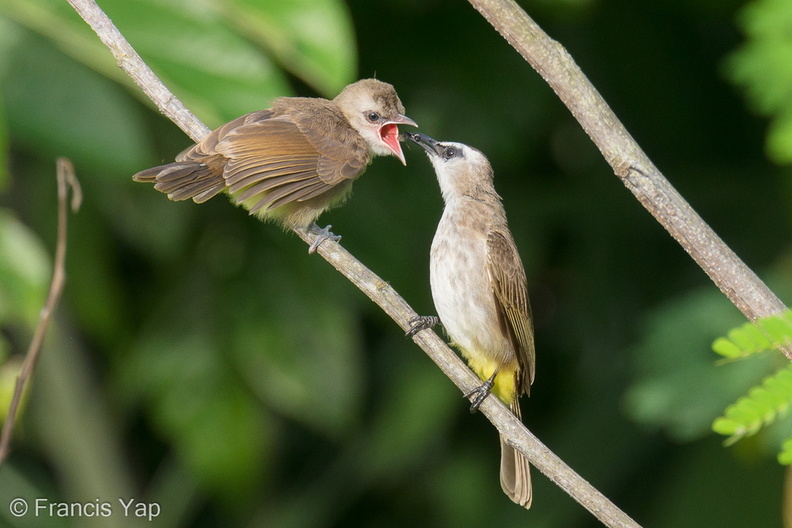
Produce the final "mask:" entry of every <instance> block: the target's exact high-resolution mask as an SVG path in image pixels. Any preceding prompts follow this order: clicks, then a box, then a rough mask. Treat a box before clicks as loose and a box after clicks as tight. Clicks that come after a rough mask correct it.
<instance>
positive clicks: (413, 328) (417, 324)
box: [404, 315, 440, 337]
mask: <svg viewBox="0 0 792 528" xmlns="http://www.w3.org/2000/svg"><path fill="white" fill-rule="evenodd" d="M409 323H410V329H409V330H407V332H405V333H404V335H405V336H407V337H413V336H414V335H416V334H417V333H418V332H422V331H424V330H428V329H430V328H432V327H433V326H437V325H438V324H440V319H439V318H438V317H436V316H434V315H416V316H415V317H413V318H411V319H410V321H409Z"/></svg>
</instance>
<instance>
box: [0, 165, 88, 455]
mask: <svg viewBox="0 0 792 528" xmlns="http://www.w3.org/2000/svg"><path fill="white" fill-rule="evenodd" d="M57 180H58V240H57V243H56V245H55V260H54V266H53V270H52V280H51V282H50V289H49V294H48V295H47V301H46V302H45V303H44V308H42V309H41V314H40V315H39V322H38V325H37V326H36V330H35V332H34V334H33V339H32V340H31V341H30V346H29V347H28V350H27V354H25V361H24V362H23V363H22V370H21V372H20V373H19V376H18V377H17V379H16V385H15V386H14V394H13V396H12V397H11V405H10V406H9V409H8V416H7V417H6V420H5V422H4V423H3V430H2V432H0V465H2V464H3V461H5V459H6V457H7V456H8V453H9V452H10V450H11V434H12V433H13V432H14V423H15V422H16V415H17V412H18V411H19V406H20V405H21V403H22V396H23V394H24V393H25V388H26V387H27V384H28V381H29V380H30V376H31V375H32V374H33V370H34V369H35V368H36V363H37V362H38V358H39V355H40V354H41V347H42V345H43V344H44V337H45V336H46V335H47V328H48V327H49V324H50V321H52V316H53V314H54V312H55V308H56V307H57V306H58V302H59V301H60V298H61V294H62V293H63V287H64V286H65V284H66V242H67V237H66V234H67V229H66V228H67V225H68V217H69V212H68V206H67V203H68V200H69V187H71V191H72V200H71V209H72V212H77V210H78V209H79V208H80V203H81V201H82V192H81V191H80V184H79V183H78V182H77V177H76V176H75V175H74V165H72V162H71V161H69V160H68V159H66V158H58V162H57Z"/></svg>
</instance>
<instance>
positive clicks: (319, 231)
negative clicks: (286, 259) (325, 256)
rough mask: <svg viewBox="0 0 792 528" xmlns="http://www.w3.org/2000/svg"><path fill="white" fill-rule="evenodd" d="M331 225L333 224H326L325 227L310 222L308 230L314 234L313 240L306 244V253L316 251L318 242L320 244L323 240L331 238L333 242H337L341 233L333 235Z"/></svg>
mask: <svg viewBox="0 0 792 528" xmlns="http://www.w3.org/2000/svg"><path fill="white" fill-rule="evenodd" d="M331 227H333V226H331V225H328V226H327V227H319V226H318V225H316V224H311V225H310V226H309V227H308V232H309V233H312V234H314V235H316V238H315V239H314V241H313V242H311V245H310V246H308V254H313V253H314V252H316V250H317V248H318V247H319V244H321V243H322V242H324V241H325V240H332V241H333V242H338V241H339V240H341V235H334V234H333V233H332V232H331V231H330V228H331Z"/></svg>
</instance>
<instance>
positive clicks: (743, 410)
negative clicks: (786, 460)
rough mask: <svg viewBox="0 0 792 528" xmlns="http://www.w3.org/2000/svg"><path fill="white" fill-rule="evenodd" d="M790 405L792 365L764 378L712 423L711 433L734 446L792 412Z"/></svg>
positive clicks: (791, 447)
mask: <svg viewBox="0 0 792 528" xmlns="http://www.w3.org/2000/svg"><path fill="white" fill-rule="evenodd" d="M791 404H792V364H790V365H788V366H787V367H785V368H784V369H782V370H779V371H778V372H776V373H775V374H773V375H772V376H769V377H767V378H765V379H764V381H762V384H761V385H758V386H756V387H754V388H752V389H751V390H749V391H748V394H747V395H746V396H743V397H742V398H740V399H739V400H737V401H736V402H735V403H733V404H732V405H730V406H728V407H727V408H726V410H725V411H724V413H723V416H721V417H719V418H716V419H715V421H714V422H713V423H712V430H713V431H715V432H716V433H719V434H722V435H729V438H727V439H726V442H725V444H726V445H731V444H733V443H734V442H736V441H737V440H740V439H741V438H743V437H746V436H750V435H752V434H755V433H756V432H757V431H759V430H760V429H761V428H762V427H764V426H766V425H770V424H771V423H773V422H774V421H775V420H776V419H777V418H778V417H779V416H781V415H782V414H784V413H785V412H786V411H787V410H789V406H790V405H791ZM790 449H792V446H790ZM790 456H792V451H790ZM790 460H792V458H791V459H790Z"/></svg>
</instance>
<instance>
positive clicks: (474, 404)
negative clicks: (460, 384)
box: [464, 372, 498, 413]
mask: <svg viewBox="0 0 792 528" xmlns="http://www.w3.org/2000/svg"><path fill="white" fill-rule="evenodd" d="M497 374H498V373H497V372H495V373H494V374H493V375H492V376H490V378H489V379H488V380H487V381H485V382H484V383H482V384H481V385H479V386H478V387H476V388H475V389H473V390H470V391H468V392H466V393H465V394H464V396H465V398H467V399H469V400H470V412H471V413H474V412H476V411H478V409H479V407H481V404H482V403H484V400H486V399H487V396H489V395H490V392H492V387H494V386H495V376H496V375H497Z"/></svg>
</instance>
